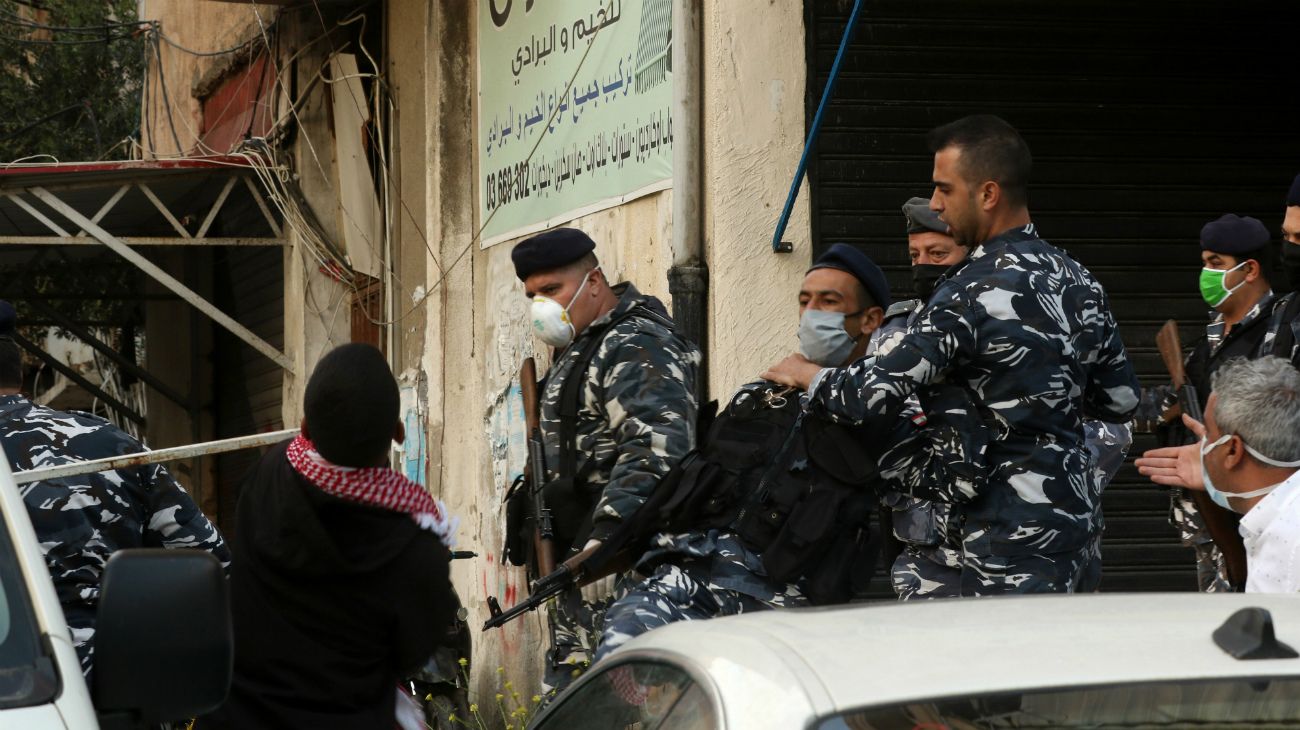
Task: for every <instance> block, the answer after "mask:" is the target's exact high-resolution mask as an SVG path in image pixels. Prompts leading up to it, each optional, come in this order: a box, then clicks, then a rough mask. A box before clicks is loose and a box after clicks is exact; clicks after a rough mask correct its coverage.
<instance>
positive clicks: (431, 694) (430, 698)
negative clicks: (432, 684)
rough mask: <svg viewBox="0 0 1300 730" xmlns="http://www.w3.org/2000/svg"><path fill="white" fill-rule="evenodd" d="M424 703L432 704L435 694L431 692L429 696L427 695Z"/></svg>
mask: <svg viewBox="0 0 1300 730" xmlns="http://www.w3.org/2000/svg"><path fill="white" fill-rule="evenodd" d="M424 701H425V702H432V701H433V693H432V692H430V693H429V694H427V695H425V696H424Z"/></svg>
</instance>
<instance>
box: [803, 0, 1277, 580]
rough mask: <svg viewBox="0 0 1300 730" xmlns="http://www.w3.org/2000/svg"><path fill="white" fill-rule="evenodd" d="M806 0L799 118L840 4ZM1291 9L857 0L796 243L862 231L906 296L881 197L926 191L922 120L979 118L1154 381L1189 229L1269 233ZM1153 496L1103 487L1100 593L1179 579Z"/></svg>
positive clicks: (891, 207)
mask: <svg viewBox="0 0 1300 730" xmlns="http://www.w3.org/2000/svg"><path fill="white" fill-rule="evenodd" d="M807 5H808V12H809V17H808V29H809V30H808V53H809V74H810V83H809V104H810V106H809V115H810V117H811V113H812V110H813V109H814V108H815V105H816V102H817V99H818V98H820V94H821V90H822V88H823V87H824V85H825V82H826V78H827V75H828V72H829V70H830V67H831V63H832V61H833V60H834V57H835V51H836V48H837V46H838V43H839V40H840V36H841V33H842V32H843V29H844V23H845V21H846V20H847V16H848V11H849V9H850V8H851V6H852V2H850V1H848V0H809V2H808V3H807ZM1297 21H1300V3H1280V2H1259V1H1257V0H1246V1H1243V2H1237V3H1220V2H1204V1H1202V0H1191V1H1179V2H1173V1H1172V0H1167V1H1164V2H1132V1H1131V0H1123V1H1120V0H1102V1H1100V2H1087V3H1082V2H1053V3H1048V2H1029V1H1027V0H1022V1H1011V0H994V1H992V2H982V3H970V2H963V1H961V0H930V1H928V2H917V1H915V0H913V1H912V2H906V1H903V0H868V2H867V3H866V6H865V7H864V9H863V17H862V20H861V26H860V27H859V28H858V31H857V34H856V36H855V39H854V42H853V44H852V46H851V47H850V50H849V53H848V55H847V57H846V58H845V60H844V65H843V70H842V76H841V78H840V80H839V83H838V86H837V87H836V94H835V99H834V101H833V102H832V104H831V106H830V108H829V109H828V112H827V116H826V119H825V122H824V124H825V126H824V128H823V131H822V134H821V139H820V141H819V142H818V146H817V150H816V155H815V160H814V162H813V163H812V165H811V167H810V176H811V181H812V190H813V233H814V240H815V241H817V242H818V246H819V247H821V246H825V245H829V244H830V243H833V242H836V241H846V242H849V243H853V244H856V245H859V246H862V247H863V248H864V250H865V251H866V252H867V253H868V254H869V255H871V257H872V258H873V259H875V260H876V261H877V262H878V263H880V264H881V266H882V267H883V268H884V269H885V271H886V273H887V275H888V276H889V278H890V283H891V286H892V287H893V289H894V291H895V294H896V296H900V297H902V296H909V294H908V292H909V289H910V278H909V272H908V259H907V251H906V245H905V238H904V235H903V224H902V216H901V214H900V212H899V206H900V205H901V204H902V202H903V201H904V200H906V199H907V198H908V197H910V196H912V195H923V196H928V195H929V191H930V187H929V183H928V181H929V179H930V170H931V157H930V155H929V154H928V152H927V151H926V149H925V135H926V132H927V131H928V130H929V129H930V128H932V127H934V126H936V125H939V124H942V123H944V122H948V121H951V120H953V119H956V118H958V117H960V116H964V115H966V114H972V113H979V112H990V113H994V114H998V115H1000V116H1002V117H1003V118H1005V119H1007V120H1008V121H1010V122H1011V123H1012V124H1014V125H1015V126H1016V127H1017V128H1019V129H1020V131H1021V133H1022V134H1023V135H1024V136H1025V138H1026V139H1027V140H1028V142H1029V144H1030V147H1031V149H1032V150H1033V152H1034V158H1035V170H1034V178H1033V183H1032V185H1031V187H1030V208H1031V210H1032V212H1033V214H1034V219H1035V221H1036V222H1037V223H1038V224H1039V227H1040V230H1041V231H1042V232H1043V234H1044V236H1045V237H1046V238H1047V239H1048V240H1050V241H1052V242H1053V243H1055V244H1057V245H1060V246H1062V247H1064V248H1066V249H1068V250H1069V251H1070V252H1071V253H1072V254H1073V255H1074V256H1076V257H1077V258H1078V259H1079V260H1081V261H1082V262H1083V263H1084V264H1085V265H1087V266H1088V267H1089V268H1090V269H1091V270H1092V271H1093V272H1094V273H1095V274H1096V275H1097V276H1098V277H1099V278H1100V279H1101V281H1102V283H1103V284H1104V285H1105V286H1106V288H1107V290H1108V292H1109V293H1110V297H1111V303H1112V307H1113V308H1114V310H1115V313H1116V316H1117V317H1118V318H1119V321H1120V324H1121V329H1122V333H1123V336H1124V340H1125V343H1126V345H1127V346H1128V349H1129V352H1130V353H1131V355H1132V357H1133V359H1134V360H1135V362H1136V365H1137V368H1138V372H1139V374H1140V375H1141V377H1142V381H1143V384H1144V385H1149V384H1157V383H1160V382H1164V381H1166V380H1167V377H1166V375H1165V373H1164V370H1163V367H1162V366H1161V363H1160V359H1159V355H1158V354H1157V352H1156V350H1155V347H1154V338H1155V331H1156V329H1157V328H1158V327H1159V326H1160V324H1161V323H1162V322H1163V321H1164V320H1165V319H1168V318H1176V319H1178V320H1179V322H1180V324H1181V325H1182V335H1183V341H1184V343H1188V344H1190V342H1191V341H1192V340H1193V339H1194V338H1195V337H1197V336H1198V334H1197V330H1198V328H1199V325H1201V324H1203V323H1204V321H1205V307H1204V304H1203V303H1202V302H1201V301H1200V298H1199V296H1198V295H1197V286H1196V275H1197V271H1198V270H1199V268H1200V265H1199V261H1198V258H1197V257H1198V249H1197V246H1196V239H1197V234H1198V232H1199V230H1200V227H1201V225H1202V224H1204V223H1205V222H1206V221H1208V220H1211V219H1212V218H1215V217H1217V216H1219V215H1220V214H1222V213H1227V212H1234V213H1238V214H1241V215H1253V216H1256V217H1258V218H1260V219H1261V220H1263V221H1264V222H1265V223H1266V224H1267V225H1268V226H1269V228H1270V229H1273V230H1276V229H1277V228H1278V226H1279V225H1280V222H1281V215H1282V198H1283V195H1284V193H1285V191H1286V188H1287V185H1288V184H1289V183H1290V181H1291V179H1292V178H1293V177H1294V176H1295V174H1296V173H1297V172H1300V94H1297V93H1296V89H1297V88H1298V87H1297V84H1298V83H1300V82H1297V80H1296V78H1295V69H1296V63H1295V59H1296V55H1295V54H1296V50H1295V49H1296V44H1295V35H1296V33H1297V30H1298V29H1300V22H1297ZM1280 283H1281V282H1276V281H1275V284H1279V285H1280ZM1201 331H1202V332H1203V330H1201ZM1152 445H1153V444H1152V438H1151V437H1150V436H1147V435H1139V437H1138V439H1137V440H1136V442H1135V444H1134V447H1133V453H1140V452H1141V451H1143V450H1145V449H1147V448H1150V447H1151V446H1152ZM1130 462H1131V459H1130ZM1167 509H1168V496H1167V494H1166V493H1165V492H1164V491H1163V490H1161V489H1158V488H1155V487H1153V486H1152V485H1150V484H1149V483H1148V482H1146V480H1144V479H1141V478H1140V477H1139V476H1138V475H1137V472H1136V470H1134V469H1133V467H1132V465H1131V463H1130V464H1129V465H1126V466H1125V468H1124V470H1123V471H1121V472H1120V475H1119V477H1118V478H1117V479H1116V481H1115V482H1114V483H1113V484H1112V485H1111V487H1110V489H1109V490H1108V491H1107V493H1106V496H1105V512H1106V519H1107V525H1108V528H1107V532H1106V537H1105V543H1104V545H1105V561H1106V577H1105V581H1104V584H1103V585H1104V588H1105V589H1106V590H1112V591H1115V590H1125V591H1128V590H1181V589H1188V590H1190V589H1194V588H1195V572H1194V568H1193V559H1192V555H1191V552H1190V551H1189V550H1187V549H1185V548H1183V547H1181V545H1179V543H1178V540H1177V538H1176V535H1175V533H1174V531H1173V529H1172V528H1170V527H1169V526H1168V524H1167V521H1166V513H1167Z"/></svg>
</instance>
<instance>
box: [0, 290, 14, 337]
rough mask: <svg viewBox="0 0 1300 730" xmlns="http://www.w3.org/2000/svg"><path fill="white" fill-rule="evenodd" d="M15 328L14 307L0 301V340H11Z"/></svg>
mask: <svg viewBox="0 0 1300 730" xmlns="http://www.w3.org/2000/svg"><path fill="white" fill-rule="evenodd" d="M17 326H18V312H17V311H15V310H14V305H12V304H10V303H9V302H6V301H4V300H0V339H12V338H13V334H14V328H16V327H17Z"/></svg>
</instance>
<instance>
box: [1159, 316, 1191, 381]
mask: <svg viewBox="0 0 1300 730" xmlns="http://www.w3.org/2000/svg"><path fill="white" fill-rule="evenodd" d="M1156 349H1158V350H1160V359H1161V360H1163V361H1164V363H1165V370H1168V371H1169V379H1170V380H1172V381H1173V383H1174V389H1175V390H1181V389H1182V387H1183V385H1185V384H1186V383H1187V371H1186V370H1185V369H1184V368H1183V344H1182V340H1181V339H1180V338H1179V336H1178V323H1177V322H1175V321H1174V320H1172V319H1171V320H1169V321H1167V322H1165V323H1164V326H1162V327H1161V328H1160V331H1159V332H1157V333H1156Z"/></svg>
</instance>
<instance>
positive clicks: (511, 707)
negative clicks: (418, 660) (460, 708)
mask: <svg viewBox="0 0 1300 730" xmlns="http://www.w3.org/2000/svg"><path fill="white" fill-rule="evenodd" d="M468 667H469V660H467V659H464V658H462V659H461V660H460V671H461V676H462V677H463V679H464V681H465V684H466V686H470V684H469V674H468ZM505 673H506V669H505V667H497V681H498V682H499V683H500V685H499V689H498V691H497V692H496V693H494V694H493V697H492V700H493V705H494V706H495V707H496V709H497V711H498V712H499V713H500V717H499V719H500V722H501V725H500V727H501V728H502V730H524V728H526V727H528V723H529V721H530V720H532V719H533V717H535V716H536V715H537V711H538V710H540V709H541V707H542V695H539V694H535V695H533V696H531V697H529V698H525V697H524V696H523V695H522V694H521V693H520V692H519V691H518V690H516V689H515V687H514V683H513V682H510V681H509V680H507V679H505ZM554 694H555V692H554V691H553V690H552V691H551V693H550V694H549V695H548V697H549V696H554ZM425 699H430V698H427V697H426V698H425ZM448 719H449V720H451V722H452V723H453V724H455V725H459V726H462V727H468V728H473V729H474V730H489V722H490V721H491V720H490V719H489V714H488V713H486V712H483V711H480V709H479V703H478V702H471V703H470V705H469V717H459V716H458V715H455V714H452V715H451V716H450V717H449V718H448ZM435 730H436V729H435Z"/></svg>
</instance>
